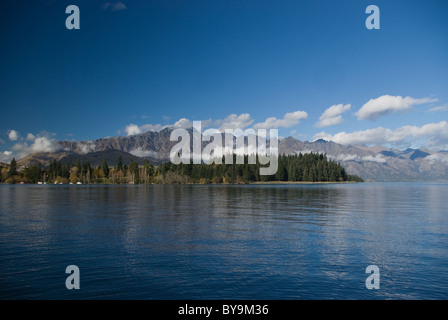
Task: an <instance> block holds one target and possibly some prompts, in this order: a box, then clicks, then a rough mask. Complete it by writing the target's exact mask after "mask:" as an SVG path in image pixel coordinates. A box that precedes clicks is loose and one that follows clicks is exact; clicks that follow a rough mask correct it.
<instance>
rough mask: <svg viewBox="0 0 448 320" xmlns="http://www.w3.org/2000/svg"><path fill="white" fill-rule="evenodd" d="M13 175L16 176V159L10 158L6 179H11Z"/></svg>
mask: <svg viewBox="0 0 448 320" xmlns="http://www.w3.org/2000/svg"><path fill="white" fill-rule="evenodd" d="M15 175H17V162H16V158H12V160H11V162H10V164H9V171H8V178H11V177H13V176H15Z"/></svg>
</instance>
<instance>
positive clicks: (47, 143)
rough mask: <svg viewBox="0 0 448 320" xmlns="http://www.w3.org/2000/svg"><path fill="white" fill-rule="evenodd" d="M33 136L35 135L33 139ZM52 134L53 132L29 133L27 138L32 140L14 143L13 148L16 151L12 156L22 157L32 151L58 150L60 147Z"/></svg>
mask: <svg viewBox="0 0 448 320" xmlns="http://www.w3.org/2000/svg"><path fill="white" fill-rule="evenodd" d="M31 136H33V137H34V140H32V139H31ZM50 136H51V134H48V135H45V136H44V135H37V136H35V135H33V134H29V135H27V138H28V140H29V141H30V142H17V143H16V144H14V145H13V146H12V148H11V149H12V150H13V151H14V152H13V154H12V156H14V157H15V158H16V159H21V158H23V157H26V156H27V155H29V154H31V153H37V152H55V151H57V150H58V147H57V146H56V144H55V140H54V139H53V138H51V137H50ZM10 156H11V155H10Z"/></svg>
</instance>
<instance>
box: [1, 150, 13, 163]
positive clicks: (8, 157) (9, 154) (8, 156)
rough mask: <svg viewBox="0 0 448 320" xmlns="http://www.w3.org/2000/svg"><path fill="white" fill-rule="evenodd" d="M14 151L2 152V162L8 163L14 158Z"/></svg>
mask: <svg viewBox="0 0 448 320" xmlns="http://www.w3.org/2000/svg"><path fill="white" fill-rule="evenodd" d="M12 158H13V156H12V151H3V152H0V162H5V163H8V162H10V161H11V160H12Z"/></svg>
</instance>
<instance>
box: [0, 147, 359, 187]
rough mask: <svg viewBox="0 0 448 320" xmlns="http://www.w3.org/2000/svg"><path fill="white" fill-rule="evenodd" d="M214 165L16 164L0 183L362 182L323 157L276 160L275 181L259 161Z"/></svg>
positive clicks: (312, 155) (311, 155)
mask: <svg viewBox="0 0 448 320" xmlns="http://www.w3.org/2000/svg"><path fill="white" fill-rule="evenodd" d="M248 159H249V157H248V156H245V158H244V164H235V163H236V158H235V156H234V161H233V164H225V162H224V160H223V161H222V164H217V163H213V164H210V165H207V164H182V163H181V164H179V165H175V164H173V163H171V162H166V163H163V164H160V165H158V166H153V165H152V164H150V163H149V162H148V160H147V159H145V161H144V163H143V165H139V164H138V163H137V162H135V161H132V160H131V161H130V163H126V164H125V163H123V160H122V158H121V157H119V158H118V161H117V165H116V166H112V167H111V166H109V165H108V164H107V162H106V160H105V159H104V160H103V162H102V164H101V165H100V166H91V165H90V163H89V162H87V161H86V162H82V161H80V160H79V159H78V160H76V161H75V163H73V164H69V163H61V162H59V161H56V160H52V161H51V162H50V164H49V166H48V168H42V167H41V166H39V165H36V166H31V167H25V168H17V162H16V161H15V159H13V160H12V161H11V163H10V164H9V166H4V167H3V168H1V175H0V182H2V183H47V184H149V183H155V184H189V183H193V184H210V183H212V184H243V183H257V182H258V183H263V182H265V183H275V182H276V181H277V182H348V181H351V182H362V181H363V179H362V178H360V177H358V176H354V175H349V174H347V173H346V171H345V169H344V168H343V167H342V166H341V165H340V164H339V163H337V162H335V161H332V160H329V159H328V158H327V157H326V155H324V154H317V153H307V154H301V153H300V154H298V155H280V156H279V157H278V170H277V173H276V174H275V175H269V176H268V175H260V174H259V171H260V170H259V169H260V167H263V166H262V165H260V163H259V161H258V158H257V161H256V163H255V164H249V163H248Z"/></svg>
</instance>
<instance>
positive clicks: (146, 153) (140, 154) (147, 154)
mask: <svg viewBox="0 0 448 320" xmlns="http://www.w3.org/2000/svg"><path fill="white" fill-rule="evenodd" d="M129 153H130V154H132V155H134V156H137V157H141V158H148V157H151V158H156V159H159V158H162V157H161V156H160V154H159V153H158V152H156V151H151V150H143V148H137V149H134V150H131V151H130V152H129Z"/></svg>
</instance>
